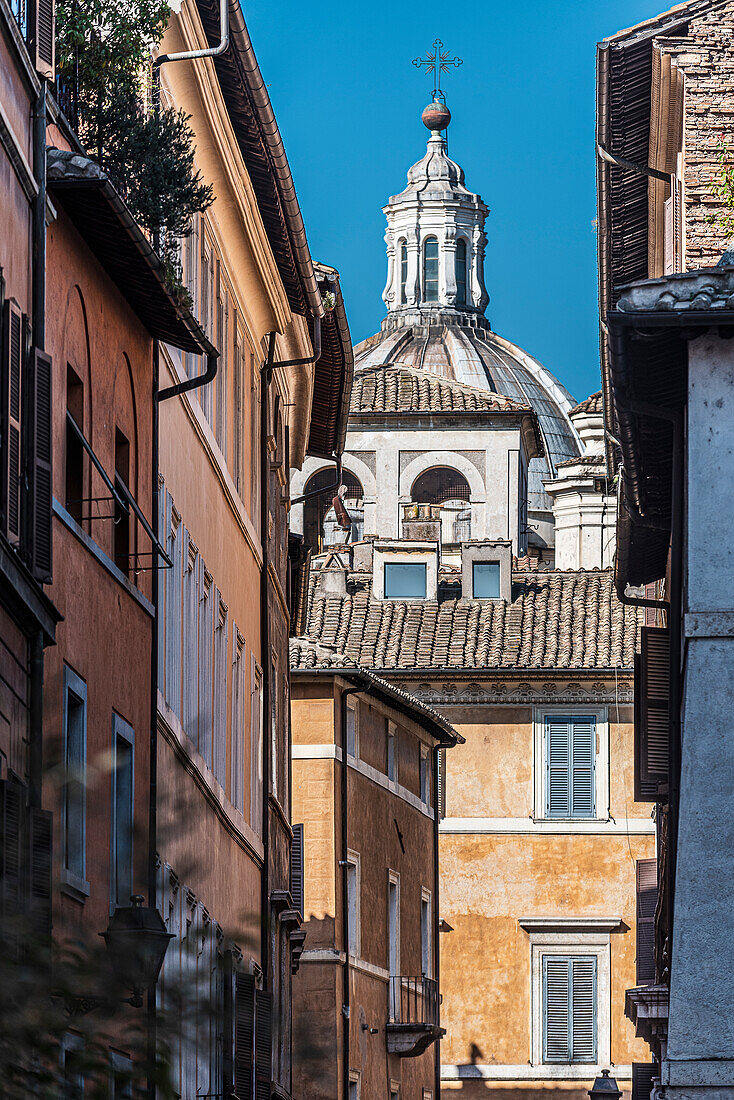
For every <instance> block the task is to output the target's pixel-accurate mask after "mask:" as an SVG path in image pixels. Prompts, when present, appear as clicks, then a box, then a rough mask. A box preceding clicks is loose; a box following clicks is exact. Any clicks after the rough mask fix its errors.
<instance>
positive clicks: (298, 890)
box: [291, 825, 304, 916]
mask: <svg viewBox="0 0 734 1100" xmlns="http://www.w3.org/2000/svg"><path fill="white" fill-rule="evenodd" d="M303 854H304V853H303V825H294V826H293V843H292V844H291V897H292V898H293V905H294V906H295V908H296V909H297V910H298V912H299V913H300V914H301V916H303Z"/></svg>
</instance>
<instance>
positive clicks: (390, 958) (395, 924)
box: [387, 871, 402, 1020]
mask: <svg viewBox="0 0 734 1100" xmlns="http://www.w3.org/2000/svg"><path fill="white" fill-rule="evenodd" d="M387 965H388V970H389V972H390V1019H391V1020H397V1019H399V1012H400V998H401V993H402V989H401V982H400V981H399V975H400V875H399V874H398V872H397V871H388V873H387ZM396 979H397V980H396Z"/></svg>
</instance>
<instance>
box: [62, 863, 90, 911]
mask: <svg viewBox="0 0 734 1100" xmlns="http://www.w3.org/2000/svg"><path fill="white" fill-rule="evenodd" d="M61 893H62V894H66V896H67V897H69V898H73V899H74V901H80V902H81V903H82V905H84V903H85V902H86V900H87V898H88V897H89V893H90V886H89V883H88V882H87V881H86V879H83V878H80V877H79V875H75V874H74V872H73V871H69V870H68V869H67V868H64V870H63V871H62V872H61Z"/></svg>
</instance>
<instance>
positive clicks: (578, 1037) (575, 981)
mask: <svg viewBox="0 0 734 1100" xmlns="http://www.w3.org/2000/svg"><path fill="white" fill-rule="evenodd" d="M571 1061H573V1062H595V1061H596V958H595V957H594V956H593V955H587V956H583V955H582V956H578V957H577V958H575V959H572V960H571Z"/></svg>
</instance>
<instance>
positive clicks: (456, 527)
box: [410, 466, 471, 546]
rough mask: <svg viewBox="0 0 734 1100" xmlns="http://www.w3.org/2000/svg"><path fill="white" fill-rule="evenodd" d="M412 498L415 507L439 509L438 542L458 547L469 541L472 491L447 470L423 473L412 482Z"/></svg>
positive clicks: (458, 475)
mask: <svg viewBox="0 0 734 1100" xmlns="http://www.w3.org/2000/svg"><path fill="white" fill-rule="evenodd" d="M410 495H411V498H412V500H413V501H414V502H415V503H416V504H440V505H441V542H442V544H443V545H444V546H446V545H451V546H454V545H457V544H458V543H462V542H468V541H469V539H470V538H471V508H470V507H469V501H470V500H471V490H470V488H469V482H468V481H467V480H466V478H465V477H464V476H463V475H462V474H460V473H459V471H458V470H452V469H451V468H450V467H449V466H437V467H436V468H435V469H433V470H426V472H425V473H424V474H421V475H420V477H417V478H416V479H415V481H414V482H413V488H412V490H411V494H410Z"/></svg>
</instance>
